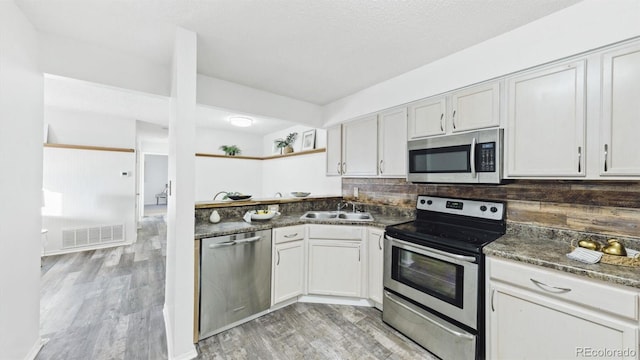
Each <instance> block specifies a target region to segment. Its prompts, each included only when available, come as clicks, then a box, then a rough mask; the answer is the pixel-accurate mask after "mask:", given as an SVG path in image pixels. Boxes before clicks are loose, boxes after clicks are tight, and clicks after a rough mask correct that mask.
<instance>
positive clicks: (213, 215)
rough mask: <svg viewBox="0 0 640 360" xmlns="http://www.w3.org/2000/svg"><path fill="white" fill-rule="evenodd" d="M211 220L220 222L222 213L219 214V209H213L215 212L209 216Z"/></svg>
mask: <svg viewBox="0 0 640 360" xmlns="http://www.w3.org/2000/svg"><path fill="white" fill-rule="evenodd" d="M209 221H210V222H212V223H214V224H215V223H217V222H220V214H218V211H217V210H213V212H212V213H211V216H209Z"/></svg>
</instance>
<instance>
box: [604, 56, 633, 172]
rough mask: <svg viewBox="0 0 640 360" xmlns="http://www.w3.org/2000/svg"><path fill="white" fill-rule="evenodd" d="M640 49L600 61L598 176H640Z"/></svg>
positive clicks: (606, 57)
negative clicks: (600, 109)
mask: <svg viewBox="0 0 640 360" xmlns="http://www.w3.org/2000/svg"><path fill="white" fill-rule="evenodd" d="M639 133H640V45H638V44H636V45H634V46H630V47H625V48H622V49H618V50H614V51H611V52H606V53H604V54H603V57H602V119H601V128H600V149H599V150H600V151H599V154H600V156H599V158H600V172H599V174H600V176H629V175H632V176H638V175H640V141H638V134H639Z"/></svg>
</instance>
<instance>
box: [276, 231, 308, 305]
mask: <svg viewBox="0 0 640 360" xmlns="http://www.w3.org/2000/svg"><path fill="white" fill-rule="evenodd" d="M273 261H274V268H273V269H274V270H273V274H274V276H273V280H274V281H273V304H277V303H279V302H281V301H284V300H288V299H291V298H293V297H296V296H298V295H302V293H303V290H304V287H303V286H304V246H303V241H293V242H288V243H283V244H278V245H276V247H275V254H274V256H273Z"/></svg>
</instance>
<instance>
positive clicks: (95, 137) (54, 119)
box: [44, 106, 136, 149]
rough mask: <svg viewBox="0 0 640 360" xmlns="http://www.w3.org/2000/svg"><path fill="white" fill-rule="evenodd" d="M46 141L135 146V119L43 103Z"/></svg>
mask: <svg viewBox="0 0 640 360" xmlns="http://www.w3.org/2000/svg"><path fill="white" fill-rule="evenodd" d="M44 120H45V123H47V124H48V125H49V140H48V142H49V143H53V144H73V145H89V146H105V147H120V148H130V149H133V148H135V147H136V126H135V119H131V118H122V117H117V116H112V115H105V114H96V113H89V112H82V111H69V110H62V109H58V108H54V107H49V106H47V107H46V108H45V112H44Z"/></svg>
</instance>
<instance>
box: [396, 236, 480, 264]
mask: <svg viewBox="0 0 640 360" xmlns="http://www.w3.org/2000/svg"><path fill="white" fill-rule="evenodd" d="M384 237H385V239H387V240H390V241H392V242H394V241H395V242H397V243H399V244H402V245H404V246H408V247H412V248H414V249H419V248H416V247H415V246H414V245H413V244H411V243H408V242H406V241H402V240H398V239H396V238H392V237H391V236H389V235H385V236H384ZM425 251H427V252H430V253H434V254H438V255H440V256H444V257H448V258H450V259H456V260H460V261H465V262H469V263H475V262H476V258H475V257H473V256H466V255H458V254H451V253H448V252H446V251H442V250H437V249H434V248H429V250H425Z"/></svg>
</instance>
